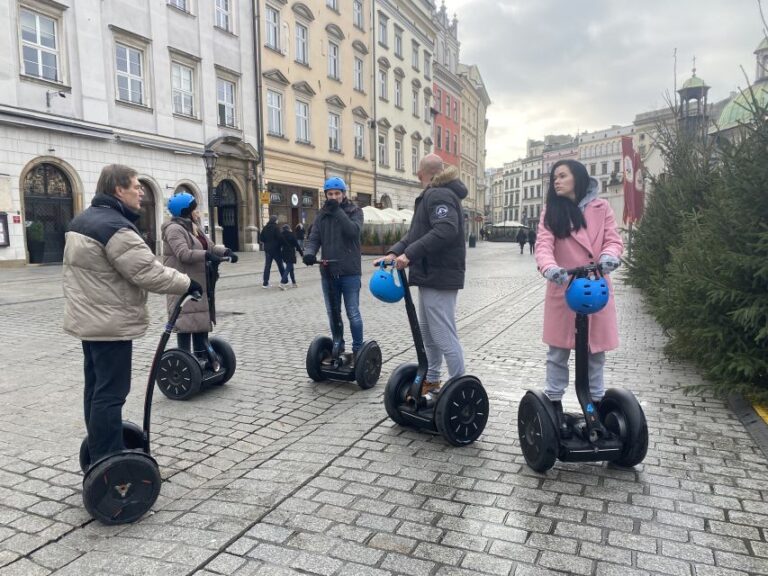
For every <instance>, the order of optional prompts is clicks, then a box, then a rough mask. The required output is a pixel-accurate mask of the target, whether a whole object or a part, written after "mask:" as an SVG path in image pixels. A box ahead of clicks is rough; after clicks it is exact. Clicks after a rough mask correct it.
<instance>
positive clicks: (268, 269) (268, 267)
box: [263, 252, 287, 286]
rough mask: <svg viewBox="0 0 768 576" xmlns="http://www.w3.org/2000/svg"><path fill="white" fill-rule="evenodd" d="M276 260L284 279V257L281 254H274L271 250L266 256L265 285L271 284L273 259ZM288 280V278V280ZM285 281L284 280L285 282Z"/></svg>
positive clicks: (278, 269)
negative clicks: (270, 276)
mask: <svg viewBox="0 0 768 576" xmlns="http://www.w3.org/2000/svg"><path fill="white" fill-rule="evenodd" d="M273 260H274V261H275V263H276V264H277V271H278V272H279V273H280V278H281V281H282V277H283V274H285V268H284V267H283V259H282V258H281V257H280V256H277V255H276V256H273V255H272V254H270V253H269V252H267V253H266V256H265V257H264V281H263V284H264V286H269V273H270V272H271V271H272V261H273ZM286 282H287V280H286ZM284 283H285V282H283V284H284Z"/></svg>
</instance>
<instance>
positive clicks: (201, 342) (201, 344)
mask: <svg viewBox="0 0 768 576" xmlns="http://www.w3.org/2000/svg"><path fill="white" fill-rule="evenodd" d="M190 340H191V341H192V348H190ZM176 343H177V344H178V347H179V348H181V349H182V350H186V351H187V352H192V353H198V352H206V351H207V350H208V332H191V333H190V332H179V333H177V334H176Z"/></svg>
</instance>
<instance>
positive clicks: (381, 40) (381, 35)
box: [379, 14, 389, 46]
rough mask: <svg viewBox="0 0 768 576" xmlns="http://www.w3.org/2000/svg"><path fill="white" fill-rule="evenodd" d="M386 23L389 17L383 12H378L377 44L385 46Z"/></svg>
mask: <svg viewBox="0 0 768 576" xmlns="http://www.w3.org/2000/svg"><path fill="white" fill-rule="evenodd" d="M388 23H389V19H388V18H387V17H386V16H384V15H383V14H379V44H381V45H382V46H387V45H388V42H389V41H388V39H387V24H388Z"/></svg>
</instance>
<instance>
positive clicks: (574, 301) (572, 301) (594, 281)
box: [565, 277, 608, 314]
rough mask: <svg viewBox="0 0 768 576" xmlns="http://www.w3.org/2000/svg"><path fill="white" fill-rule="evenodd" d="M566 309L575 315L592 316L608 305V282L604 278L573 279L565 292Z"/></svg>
mask: <svg viewBox="0 0 768 576" xmlns="http://www.w3.org/2000/svg"><path fill="white" fill-rule="evenodd" d="M565 301H566V302H567V303H568V307H569V308H570V309H571V310H573V311H574V312H576V313H577V314H594V313H595V312H600V310H602V309H603V308H605V305H606V304H608V282H606V280H605V278H602V277H599V278H589V277H584V278H574V279H573V280H571V283H570V284H569V285H568V289H567V290H566V291H565Z"/></svg>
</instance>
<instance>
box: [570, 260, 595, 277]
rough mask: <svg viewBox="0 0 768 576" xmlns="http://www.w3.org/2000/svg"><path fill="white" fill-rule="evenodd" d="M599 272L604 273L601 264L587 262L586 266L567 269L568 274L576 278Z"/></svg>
mask: <svg viewBox="0 0 768 576" xmlns="http://www.w3.org/2000/svg"><path fill="white" fill-rule="evenodd" d="M593 272H597V273H598V274H600V275H602V274H603V267H602V266H601V265H600V264H594V263H593V264H586V265H585V266H578V267H577V268H571V269H567V270H566V271H565V273H566V274H568V276H573V277H574V278H583V277H584V276H588V275H589V274H591V273H593Z"/></svg>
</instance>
